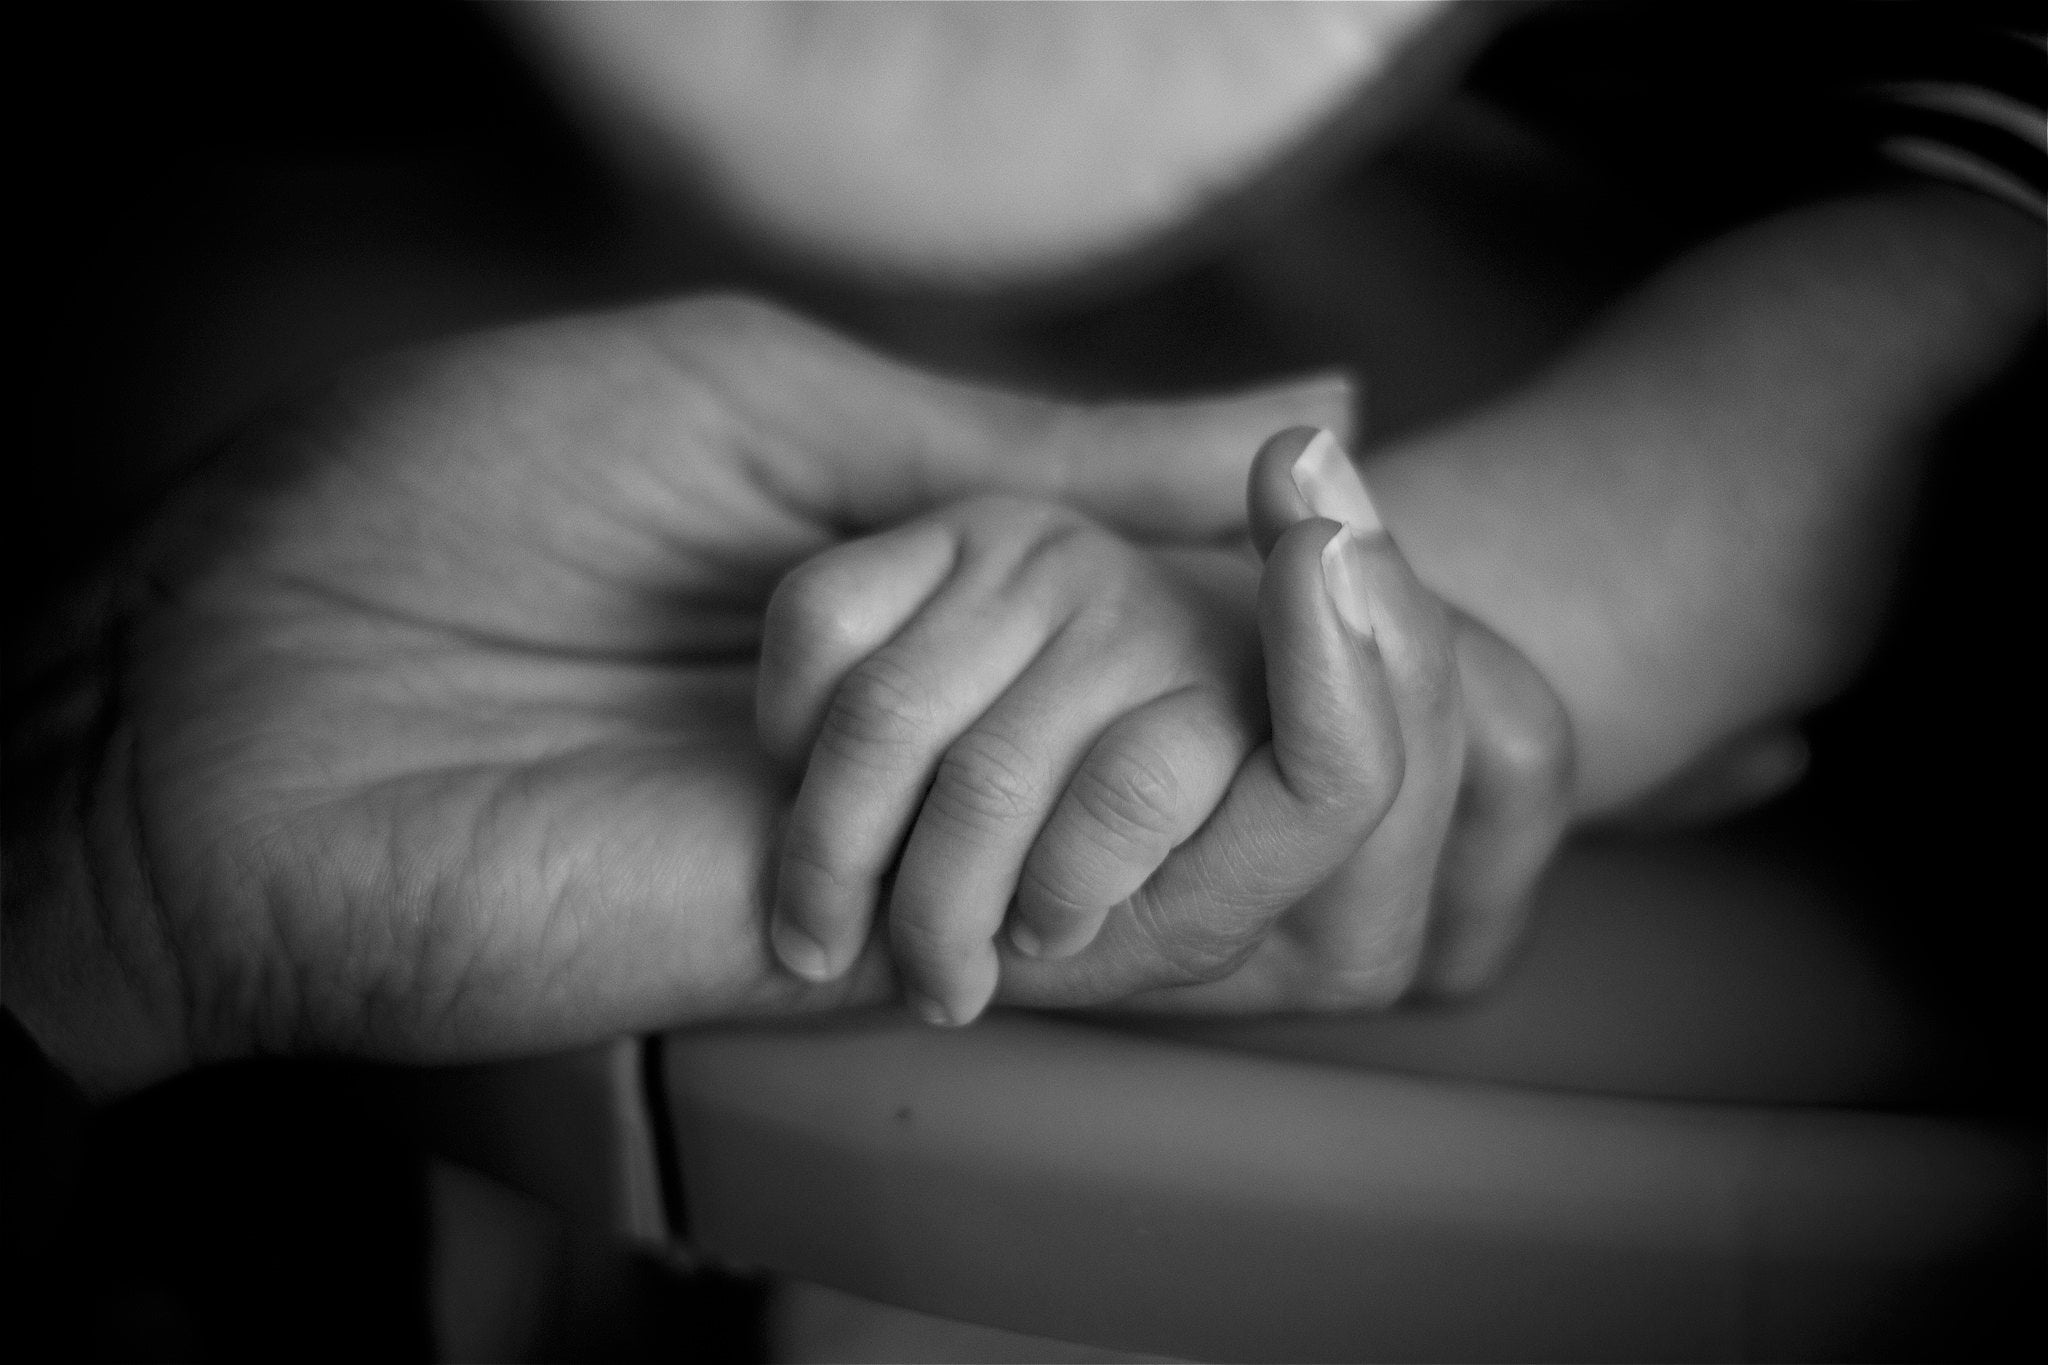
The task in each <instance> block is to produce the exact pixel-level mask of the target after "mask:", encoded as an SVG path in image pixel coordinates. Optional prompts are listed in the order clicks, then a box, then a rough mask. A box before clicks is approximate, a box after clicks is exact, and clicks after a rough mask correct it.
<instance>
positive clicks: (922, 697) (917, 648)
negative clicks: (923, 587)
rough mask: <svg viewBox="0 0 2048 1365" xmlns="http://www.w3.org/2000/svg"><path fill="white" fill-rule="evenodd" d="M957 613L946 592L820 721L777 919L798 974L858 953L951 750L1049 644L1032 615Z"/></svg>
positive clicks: (831, 970) (793, 816) (841, 966)
mask: <svg viewBox="0 0 2048 1365" xmlns="http://www.w3.org/2000/svg"><path fill="white" fill-rule="evenodd" d="M971 596H972V594H970V597H971ZM946 607H947V596H946V594H944V593H942V594H941V595H940V596H939V598H937V599H935V601H934V603H933V604H932V606H931V608H930V609H928V610H926V611H924V612H922V613H920V614H919V616H918V617H917V619H916V620H914V621H912V622H911V623H910V625H908V626H906V627H905V628H904V629H903V631H902V632H901V633H900V634H898V635H897V637H896V638H895V639H892V640H891V641H889V642H888V643H887V644H885V645H884V646H882V647H881V648H880V649H878V650H876V651H875V652H874V653H873V654H870V655H869V656H868V657H867V658H865V659H863V660H861V661H860V662H859V663H857V664H855V665H854V667H853V668H852V670H851V671H850V672H848V674H847V675H846V677H845V678H844V680H843V681H841V683H840V684H839V686H838V688H837V689H836V690H835V691H834V692H833V694H832V700H831V704H830V705H829V706H828V707H827V708H826V713H825V716H824V719H823V720H822V721H821V722H820V723H819V726H818V735H817V739H816V742H815V743H814V744H813V746H812V749H811V758H810V764H809V766H808V767H807V768H806V769H805V771H804V779H803V785H802V786H801V787H800V788H799V789H798V791H797V797H796V802H795V804H794V806H793V807H792V809H791V811H790V817H789V822H788V824H787V826H786V827H785V829H784V833H783V842H782V858H781V862H780V866H779V875H778V878H777V882H776V888H775V904H774V907H773V909H772V911H771V912H770V931H769V932H770V942H771V943H772V945H773V947H774V949H775V953H776V956H777V957H778V958H779V959H780V960H781V961H782V963H783V965H784V966H786V967H788V968H789V969H790V970H791V971H793V972H795V973H796V974H797V975H799V976H802V977H805V978H807V979H810V980H814V981H823V980H830V979H832V978H834V977H836V976H838V975H839V974H840V973H841V972H843V971H844V970H845V969H846V967H847V965H848V964H850V963H851V962H852V961H853V959H854V958H855V956H857V955H858V953H859V951H860V946H861V943H862V941H863V940H864V939H865V938H866V937H867V933H868V929H869V926H870V925H871V924H872V923H873V921H874V916H875V914H876V912H877V909H878V908H879V900H880V895H881V890H882V885H883V882H884V880H885V878H886V877H887V876H888V875H889V872H890V870H891V869H892V868H893V867H894V866H895V864H896V860H897V857H898V855H899V853H900V852H901V851H902V849H903V846H904V841H905V839H906V838H907V837H908V836H909V834H910V831H911V827H912V824H913V822H914V821H915V820H916V818H917V813H918V808H919V806H920V804H921V803H922V801H923V799H924V795H925V791H926V789H927V788H928V787H929V786H930V785H931V782H932V778H933V775H934V773H935V772H936V771H937V769H938V766H939V763H940V760H941V758H942V757H943V756H944V754H945V752H946V750H947V747H948V746H949V745H951V744H952V743H953V742H954V740H955V739H957V738H958V737H959V736H960V735H961V734H962V733H964V732H965V731H966V730H967V728H968V727H969V726H970V725H972V724H973V723H974V721H975V719H976V718H977V717H978V716H980V715H981V714H982V712H983V711H984V710H986V709H987V707H988V706H989V704H990V703H991V702H992V701H994V700H995V698H997V697H999V696H1000V695H1002V692H1003V689H1004V687H1005V686H1006V685H1007V683H1008V682H1009V680H1010V679H1011V678H1012V677H1013V676H1015V675H1016V673H1017V672H1018V671H1019V670H1020V669H1022V668H1023V667H1024V666H1025V665H1026V664H1027V663H1028V662H1029V661H1030V660H1031V658H1032V657H1033V656H1034V655H1035V654H1036V653H1037V651H1038V649H1039V648H1040V645H1041V643H1042V640H1043V629H1044V623H1043V622H1042V621H1039V620H1037V619H1036V618H1034V617H1033V616H1032V615H1031V614H1030V613H1028V612H1025V613H1019V614H1018V615H1016V616H1013V617H1008V618H1004V619H1001V620H1000V621H997V622H995V623H991V622H990V621H989V620H988V619H987V614H986V613H985V612H983V611H980V610H975V609H972V608H969V609H965V610H958V611H953V610H947V609H946Z"/></svg>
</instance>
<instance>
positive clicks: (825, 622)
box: [754, 522, 956, 767]
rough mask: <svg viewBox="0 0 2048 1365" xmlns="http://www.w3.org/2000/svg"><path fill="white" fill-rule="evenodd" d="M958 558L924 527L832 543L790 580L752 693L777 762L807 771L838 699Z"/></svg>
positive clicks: (773, 607)
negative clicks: (828, 713) (821, 730)
mask: <svg viewBox="0 0 2048 1365" xmlns="http://www.w3.org/2000/svg"><path fill="white" fill-rule="evenodd" d="M955 557H956V548H955V543H954V537H953V535H952V534H951V532H950V531H949V530H948V529H947V528H946V527H944V526H942V525H938V524H935V523H931V522H919V523H913V524H911V525H908V526H903V527H899V528H897V529H896V530H893V531H887V532H884V533H882V534H880V535H875V536H869V537H867V538H866V539H863V540H856V541H850V542H848V543H846V544H844V545H838V546H835V547H833V548H832V549H830V550H827V551H825V552H824V553H822V554H820V555H817V556H815V557H814V558H811V559H808V560H806V561H804V562H803V563H802V564H799V565H798V566H797V567H796V568H794V569H792V570H790V572H789V573H788V574H787V575H785V576H784V578H783V580H782V582H781V583H779V584H778V585H777V586H776V589H775V594H774V596H773V597H771V598H770V599H769V601H768V609H767V611H766V613H765V614H764V616H763V620H762V634H761V661H760V667H759V671H758V672H757V674H756V682H755V689H754V716H755V725H756V730H757V732H758V734H759V736H760V739H761V745H762V747H763V748H764V749H766V750H767V752H768V754H769V756H770V757H772V758H775V759H777V760H779V761H780V762H782V763H784V764H787V765H789V766H790V767H800V766H801V765H802V763H803V761H804V759H805V757H806V756H807V755H808V754H809V753H810V751H811V744H812V742H813V741H814V740H815V739H816V738H817V734H818V729H819V727H820V726H821V725H822V724H823V723H824V719H825V711H826V708H827V707H828V706H830V705H831V702H832V695H833V693H834V692H835V691H836V690H837V689H838V687H839V685H840V684H841V683H842V682H843V681H845V679H846V676H847V674H848V673H850V672H851V671H852V670H853V667H854V665H855V664H857V663H859V662H860V661H861V660H862V659H865V658H867V657H868V656H869V655H871V654H873V653H874V652H875V651H876V650H877V649H879V648H881V647H882V645H883V644H885V643H887V642H888V641H889V640H890V639H891V638H893V637H894V636H895V635H896V633H897V632H898V631H900V630H902V629H903V627H904V625H905V624H906V623H908V622H909V621H910V619H911V618H912V617H913V616H915V615H916V614H917V611H918V609H919V608H921V607H922V606H924V605H925V603H926V602H928V601H930V600H931V598H932V595H933V594H934V593H936V592H937V591H938V590H939V588H940V587H941V586H942V585H943V584H944V583H945V581H946V575H947V574H948V573H949V572H951V570H952V568H953V565H954V562H955Z"/></svg>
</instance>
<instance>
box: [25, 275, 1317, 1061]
mask: <svg viewBox="0 0 2048 1365" xmlns="http://www.w3.org/2000/svg"><path fill="white" fill-rule="evenodd" d="M1348 399H1349V394H1348V391H1347V389H1346V387H1345V385H1344V384H1343V383H1342V382H1341V381H1334V380H1323V381H1317V382H1314V383H1310V384H1306V385H1296V386H1291V387H1288V388H1284V389H1277V390H1271V391H1266V392H1261V393H1256V394H1250V395H1245V396H1241V397H1234V398H1226V399H1220V400H1213V401H1206V402H1197V403H1188V404H1178V405H1112V406H1102V407H1094V408H1077V407H1069V406H1063V405H1059V404H1054V403H1048V402H1041V401H1036V400H1029V399H1022V398H1016V397H1010V396H1003V395H998V394H995V393H992V392H989V391H986V390H982V389H978V388H974V387H970V386H965V385H960V384H955V383H950V382H945V381H940V380H936V379H933V378H930V377H928V376H925V375H922V374H919V373H917V372H914V371H910V370H907V369H904V368H902V367H899V366H896V365H894V364H891V363H888V362H886V361H883V360H881V359H878V358H876V357H874V356H873V355H871V354H869V353H867V352H865V351H863V350H861V349H859V348H858V347H855V346H852V345H850V344H848V343H846V342H844V341H842V340H839V339H836V338H834V337H832V336H829V335H827V334H825V333H823V332H821V331H819V330H817V329H815V328H812V327H810V326H808V325H806V324H803V323H800V322H798V321H796V320H794V319H792V318H790V317H788V316H786V315H784V314H781V313H779V312H777V311H775V310H773V309H770V308H767V307H764V306H761V305H757V304H751V303H747V302H744V301H739V300H733V299H712V300H697V301H690V302H684V303H679V304H672V305H666V306H661V307H653V308H646V309H641V310H637V311H631V312H624V313H619V314H615V315H611V316H606V317H596V318H588V319H581V320H574V321H569V322H559V323H549V324H543V325H535V326H529V327H525V328H519V329H513V330H508V331H504V332H500V333H496V334H492V335H488V336H484V337H480V338H476V339H472V340H465V341H460V342H456V343H451V344H448V345H444V346H441V347H438V348H434V349H430V350H426V351H423V352H419V353H416V354H412V355H409V356H405V357H401V358H398V359H395V360H392V361H388V362H384V363H380V364H376V365H372V366H369V367H366V368H363V369H360V370H358V371H356V372H354V373H352V374H351V375H349V376H347V377H345V378H344V379H342V380H341V381H340V382H338V383H337V384H336V385H335V386H333V388H332V389H331V390H330V391H328V392H326V393H325V394H324V395H322V396H321V397H320V398H319V399H318V400H317V401H314V402H311V403H309V404H305V405H302V406H301V407H299V408H297V409H295V410H293V411H292V412H289V413H287V414H285V415H284V416H282V417H279V418H276V419H272V420H269V421H266V422H265V423H263V424H261V425H260V427H259V428H258V429H256V430H254V431H253V432H252V433H251V434H250V435H248V436H247V437H246V438H244V439H243V440H242V441H240V442H239V443H238V444H237V446H236V447H235V448H233V449H232V450H231V451H229V452H227V453H226V454H224V456H223V457H222V458H221V459H220V460H219V461H218V462H217V463H216V464H215V465H214V466H212V467H211V468H210V469H209V471H208V472H207V473H206V475H205V476H204V477H203V478H202V479H200V480H198V481H197V482H196V483H195V484H194V485H193V486H191V487H190V488H188V489H187V490H185V491H184V492H183V493H182V494H181V495H180V496H179V497H178V498H177V499H176V500H175V501H174V502H173V503H172V504H171V505H169V506H168V507H167V508H165V509H164V510H163V511H162V512H161V513H160V515H159V516H158V517H157V519H156V521H155V522H154V523H153V528H152V533H151V534H150V536H149V537H148V538H147V540H146V542H145V543H144V544H143V545H141V546H140V548H139V549H138V550H137V551H136V552H135V554H134V555H133V556H132V557H131V558H130V559H129V561H128V562H127V563H125V564H124V566H123V567H122V568H121V569H120V571H119V572H118V574H116V575H114V576H113V577H112V578H111V579H110V580H109V581H108V584H107V586H108V588H109V591H108V592H106V593H105V594H104V595H103V598H102V601H101V605H100V609H99V610H98V612H97V613H96V614H94V615H92V616H90V617H88V618H83V619H75V620H73V621H72V622H71V625H72V627H73V636H74V639H75V640H76V641H77V642H78V643H77V647H76V648H75V649H72V650H70V651H69V652H68V653H65V654H63V657H61V658H60V659H59V661H58V665H57V666H55V667H54V668H53V669H52V670H51V671H48V672H46V673H45V674H44V675H43V682H44V687H43V690H42V691H41V692H38V691H36V690H35V689H33V688H31V689H29V690H27V691H23V690H21V689H17V690H16V694H15V702H16V709H17V711H20V710H21V707H22V705H23V704H25V703H29V702H34V701H35V700H36V699H37V698H38V697H41V698H44V699H45V700H47V701H48V702H49V704H48V705H44V706H41V707H36V708H31V709H33V711H34V714H26V713H24V714H22V715H21V717H20V718H19V719H18V720H17V722H16V723H15V725H14V726H13V728H12V732H11V734H10V749H11V750H12V753H11V755H10V761H11V763H12V765H13V769H14V771H13V772H12V773H11V775H10V783H9V792H8V796H9V801H10V807H11V809H10V818H9V821H8V827H7V828H8V838H9V849H8V853H9V857H8V871H9V882H10V885H9V887H8V894H7V913H8V921H7V952H6V955H5V969H6V988H7V1003H8V1006H9V1008H10V1009H12V1010H13V1011H14V1012H15V1013H16V1014H17V1016H18V1017H20V1018H21V1019H22V1020H23V1021H24V1022H25V1023H27V1024H28V1026H29V1027H30V1029H31V1030H32V1031H33V1032H34V1033H35V1034H36V1035H37V1036H38V1038H39V1039H40V1041H41V1042H42V1044H43V1046H44V1047H45V1048H47V1049H48V1050H49V1051H50V1053H51V1054H52V1056H53V1057H54V1058H55V1059H56V1060H57V1061H58V1062H59V1063H60V1064H62V1065H64V1066H65V1067H66V1068H67V1069H69V1070H71V1071H72V1073H73V1074H74V1075H76V1076H78V1077H79V1078H80V1079H81V1080H82V1081H84V1082H85V1083H86V1084H87V1085H88V1086H90V1087H92V1088H94V1089H97V1090H99V1091H101V1092H113V1091H118V1090H121V1089H125V1088H128V1087H133V1086H136V1085H140V1084H144V1083H147V1082H149V1081H150V1080H153V1079H156V1078H158V1077H161V1076H164V1075H167V1074H169V1073H171V1072H174V1071H176V1070H178V1069H180V1068H182V1067H185V1066H188V1065H190V1064H192V1063H194V1062H196V1061H201V1060H207V1059H214V1058H224V1057H233V1056H238V1055H244V1054H248V1053H252V1052H263V1051H307V1050H314V1051H339V1052H348V1053H355V1054H365V1055H372V1056H381V1057H389V1058H407V1059H423V1060H424V1059H455V1058H475V1057H484V1056H490V1055H503V1054H510V1053H518V1052H530V1051H535V1050H540V1049H546V1048H554V1047H562V1046H569V1045H573V1044H576V1043H580V1042H583V1041H587V1040H591V1039H596V1038H600V1037H603V1036H607V1035H611V1034H615V1033H618V1032H622V1031H627V1030H639V1029H648V1028H654V1027H660V1026H665V1025H672V1024H676V1023H682V1022H687V1021H691V1020H701V1019H707V1018H713V1017H720V1016H734V1015H747V1014H756V1013H764V1012H772V1011H778V1010H794V1009H815V1008H825V1007H830V1006H834V1005H839V1004H843V1003H848V1002H853V1001H860V1000H877V999H883V998H887V997H888V996H889V995H890V994H891V992H892V991H893V989H894V988H893V985H892V983H891V981H890V979H889V973H888V967H887V964H886V961H885V960H884V958H883V955H882V954H881V953H880V952H879V951H875V952H871V953H870V954H869V955H868V956H867V957H866V958H864V959H863V960H862V962H861V963H859V964H858V965H857V966H856V968H855V969H854V970H853V971H851V972H849V973H848V974H847V975H846V976H845V977H843V978H842V979H840V980H839V981H836V982H833V983H830V984H828V985H824V986H817V985H812V984H810V983H807V982H804V981H802V980H800V979H798V978H796V977H795V976H793V975H791V974H789V973H787V972H785V971H783V970H781V969H779V968H778V967H777V966H776V965H775V963H774V961H773V959H772V958H771V956H770V954H769V951H768V941H767V934H766V929H765V924H764V912H765V906H766V896H767V893H768V888H767V887H766V885H765V884H764V883H765V882H766V880H767V879H768V874H769V869H771V868H772V866H773V859H772V857H771V854H772V852H773V850H774V846H775V843H776V838H777V826H778V821H779V819H780V818H781V816H782V814H783V812H784V811H785V809H786V807H787V803H788V800H789V797H790V792H789V791H788V790H787V789H786V788H785V786H784V785H782V781H783V780H782V779H781V778H780V777H779V776H777V775H776V770H775V769H774V768H773V767H772V765H770V764H768V763H767V762H765V761H764V759H763V757H762V755H761V753H760V751H759V749H758V746H757V744H756V741H755V738H754V729H753V725H752V719H751V706H752V685H753V679H752V670H753V659H754V651H755V648H756V643H757V637H758V632H759V629H760V624H761V617H762V612H763V610H764V608H765V606H766V604H767V602H768V599H769V596H770V593H771V592H772V590H773V589H774V587H775V585H776V583H777V581H778V580H779V579H780V578H781V576H782V575H783V573H784V572H785V571H786V570H787V569H788V568H790V567H791V566H793V565H794V564H796V563H798V562H800V561H802V560H804V559H806V558H808V557H810V556H811V555H814V554H816V553H817V552H819V551H820V550H822V549H825V548H827V547H829V546H831V545H833V544H835V543H837V542H838V541H840V540H841V539H843V538H846V537H848V536H852V535H857V534H861V533H864V532H867V531H870V530H873V529H875V528H878V527H881V526H885V525H890V524H894V523H896V522H899V521H901V520H903V519H905V518H907V517H910V516H912V515H915V514H917V513H919V512H922V511H925V510H928V509H929V508H931V507H934V506H936V505H939V504H941V503H944V502H947V501H950V500H952V499H955V498H958V497H960V496H963V495H965V494H968V493H973V492H982V491H986V490H991V489H997V490H1000V489H1008V490H1013V491H1018V492H1024V493H1031V494H1037V495H1042V496H1049V497H1054V498H1059V499H1062V500H1066V501H1069V502H1072V503H1073V504H1075V505H1077V506H1079V507H1082V508H1084V509H1086V510H1088V511H1090V512H1092V513H1094V514H1095V515H1097V516H1098V517H1100V518H1102V519H1104V520H1105V521H1108V522H1111V523H1113V524H1116V525H1118V526H1119V527H1120V528H1122V529H1123V530H1125V531H1126V532H1127V533H1131V534H1135V535H1140V536H1153V537H1171V538H1176V539H1179V540H1202V539H1215V538H1221V537H1226V536H1228V535H1229V534H1231V533H1232V532H1234V531H1241V528H1242V520H1243V513H1242V510H1241V504H1240V500H1239V499H1240V495H1239V491H1238V490H1239V489H1240V488H1241V469H1242V462H1243V459H1244V453H1245V452H1246V451H1249V450H1251V449H1253V448H1254V447H1255V446H1256V445H1257V443H1258V442H1259V440H1260V439H1262V438H1263V437H1264V436H1265V435H1266V434H1267V433H1269V432H1271V431H1273V430H1274V429H1276V428H1278V427H1281V426H1286V425H1288V424H1290V423H1295V422H1302V421H1308V422H1316V423H1320V424H1323V425H1326V426H1341V425H1342V423H1343V422H1344V421H1345V413H1346V408H1347V405H1348ZM22 657H24V656H22V655H17V659H20V658H22Z"/></svg>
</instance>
